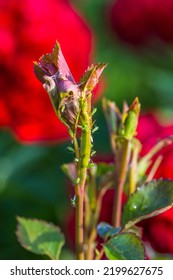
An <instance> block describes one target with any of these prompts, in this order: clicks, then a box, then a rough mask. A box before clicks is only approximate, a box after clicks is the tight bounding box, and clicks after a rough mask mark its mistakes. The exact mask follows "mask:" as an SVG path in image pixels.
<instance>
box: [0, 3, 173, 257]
mask: <svg viewBox="0 0 173 280" xmlns="http://www.w3.org/2000/svg"><path fill="white" fill-rule="evenodd" d="M71 2H72V3H73V4H74V5H75V7H76V8H77V10H78V11H79V12H80V13H81V14H83V15H84V16H85V18H86V21H87V22H88V23H89V25H90V26H91V28H92V29H93V32H94V34H95V42H94V43H95V57H94V60H95V62H96V61H97V62H108V67H107V69H106V70H105V72H104V84H105V85H104V87H105V91H104V94H105V96H106V97H107V98H110V99H112V100H115V101H116V102H117V104H118V105H119V106H122V102H123V101H124V100H126V101H128V102H131V101H132V100H133V99H134V97H136V96H138V97H139V99H140V102H141V103H142V110H143V111H146V110H151V109H152V110H153V108H154V109H157V110H158V109H159V111H160V112H161V113H164V116H168V117H169V118H171V117H172V106H173V78H172V77H173V50H172V46H163V45H161V43H160V48H158V51H157V52H156V51H155V50H151V49H145V48H143V49H138V50H137V49H135V48H133V47H130V46H128V45H125V44H122V43H120V42H119V41H118V40H117V39H116V38H115V36H114V35H113V34H112V33H111V30H110V27H109V20H108V13H107V12H106V11H107V7H108V6H109V3H111V2H112V1H111V0H94V1H93V0H83V1H80V0H73V1H71ZM79 47H80V46H79ZM97 106H98V108H99V110H98V112H97V113H96V119H97V124H98V126H99V131H98V132H97V133H96V134H95V138H94V140H95V149H96V150H97V154H98V155H100V156H103V157H104V156H105V155H107V154H109V153H110V147H109V139H108V136H107V128H106V122H105V120H104V117H103V113H102V110H101V101H99V102H98V104H97ZM67 146H68V143H64V144H59V145H54V146H50V145H47V146H46V145H31V146H27V145H22V144H20V143H18V141H17V140H15V138H14V136H13V135H12V134H11V133H10V132H8V131H4V130H1V131H0V259H40V256H37V255H33V254H31V253H29V252H27V251H25V250H24V249H23V248H21V247H20V245H19V244H18V242H17V240H16V236H15V230H16V216H17V215H19V216H24V217H28V218H38V219H44V220H48V221H51V222H53V223H55V224H58V225H59V226H60V227H61V228H62V230H63V228H64V224H65V223H64V221H65V220H66V218H67V216H68V213H70V210H71V205H70V198H71V194H70V190H69V186H68V184H67V180H66V178H65V176H64V175H63V173H62V171H61V169H60V166H61V164H63V163H66V162H69V161H71V160H72V158H73V157H72V155H71V154H70V152H69V151H67ZM71 257H72V254H71V252H70V251H69V249H68V248H67V247H66V251H65V253H64V254H63V255H62V258H64V259H66V258H71Z"/></svg>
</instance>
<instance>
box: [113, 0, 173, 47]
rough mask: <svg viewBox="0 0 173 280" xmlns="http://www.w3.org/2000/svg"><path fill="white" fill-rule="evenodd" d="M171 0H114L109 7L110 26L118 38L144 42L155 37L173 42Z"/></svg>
mask: <svg viewBox="0 0 173 280" xmlns="http://www.w3.org/2000/svg"><path fill="white" fill-rule="evenodd" d="M172 10H173V0H140V1H135V0H116V1H115V2H114V3H113V5H112V7H111V9H110V14H109V16H110V20H111V26H112V28H113V30H114V31H115V33H116V34H117V35H118V36H119V38H120V39H122V40H124V41H126V42H128V43H131V44H134V45H139V44H144V43H148V42H150V41H151V40H153V39H154V38H155V37H158V38H160V39H161V40H163V41H166V42H173V32H172V31H173V17H172Z"/></svg>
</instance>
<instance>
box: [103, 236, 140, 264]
mask: <svg viewBox="0 0 173 280" xmlns="http://www.w3.org/2000/svg"><path fill="white" fill-rule="evenodd" d="M104 250H105V254H106V256H107V258H108V259H109V260H144V259H145V250H144V247H143V244H142V242H141V240H140V239H139V238H138V237H136V235H134V234H132V233H122V234H119V235H117V236H115V237H114V238H111V239H110V240H109V241H108V242H106V243H105V244H104Z"/></svg>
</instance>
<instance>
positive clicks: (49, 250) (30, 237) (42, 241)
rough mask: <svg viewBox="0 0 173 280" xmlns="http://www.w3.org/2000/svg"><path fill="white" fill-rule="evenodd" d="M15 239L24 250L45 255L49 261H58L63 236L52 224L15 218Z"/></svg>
mask: <svg viewBox="0 0 173 280" xmlns="http://www.w3.org/2000/svg"><path fill="white" fill-rule="evenodd" d="M17 221H18V225H17V232H16V234H17V238H18V241H19V243H20V244H21V246H22V247H24V248H25V249H26V250H28V251H30V252H32V253H35V254H39V255H47V256H48V257H49V258H50V259H51V260H58V259H59V255H60V252H61V248H62V246H63V245H64V242H65V241H64V235H63V234H62V233H61V231H60V229H59V228H58V227H57V226H54V225H53V224H50V223H47V222H45V221H42V220H36V219H26V218H23V217H17Z"/></svg>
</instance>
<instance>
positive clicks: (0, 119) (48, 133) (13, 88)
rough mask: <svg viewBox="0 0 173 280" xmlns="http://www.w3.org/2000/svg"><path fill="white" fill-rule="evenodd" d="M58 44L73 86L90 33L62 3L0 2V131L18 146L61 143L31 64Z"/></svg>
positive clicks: (82, 67) (45, 0)
mask: <svg viewBox="0 0 173 280" xmlns="http://www.w3.org/2000/svg"><path fill="white" fill-rule="evenodd" d="M56 39H57V40H58V41H59V43H60V45H61V47H62V50H63V53H64V56H65V57H66V59H67V63H68V64H69V67H70V69H71V71H72V74H73V75H74V78H75V79H76V80H77V81H78V80H79V78H80V76H81V75H82V74H83V72H84V71H85V69H86V68H87V66H88V64H89V58H90V53H91V49H92V33H91V30H90V29H89V27H88V26H87V25H86V23H85V22H84V20H83V19H82V18H81V17H80V15H79V14H78V13H77V12H76V11H75V10H74V8H73V7H72V6H71V5H70V4H69V2H68V1H67V0H38V1H34V0H26V1H22V0H8V1H5V0H0V73H1V75H0V126H6V127H11V128H12V130H14V132H15V134H16V135H17V137H18V138H19V139H20V140H22V141H27V142H28V141H42V140H62V139H65V138H66V137H67V130H66V128H65V127H64V125H62V124H61V123H60V121H59V120H58V119H57V118H56V116H55V113H54V110H53V108H52V105H51V103H50V100H49V98H48V96H47V94H46V93H45V91H44V90H43V89H42V87H41V85H40V83H39V82H38V81H37V79H36V78H35V76H34V73H33V61H34V60H38V59H39V57H40V56H41V55H42V54H45V53H47V52H51V50H52V48H53V46H54V44H55V41H56Z"/></svg>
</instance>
